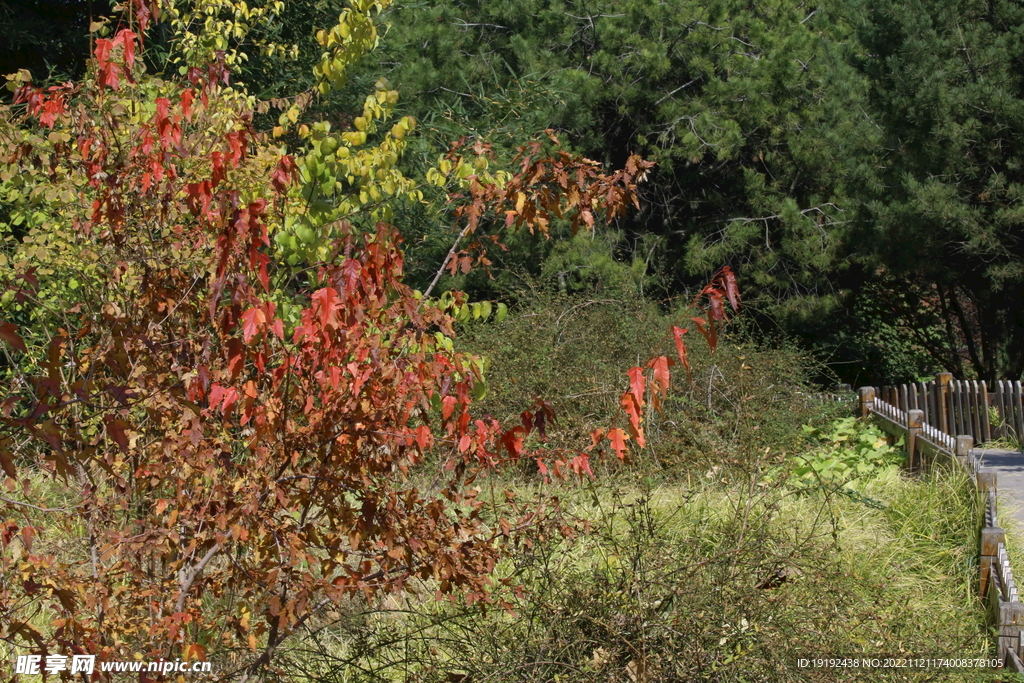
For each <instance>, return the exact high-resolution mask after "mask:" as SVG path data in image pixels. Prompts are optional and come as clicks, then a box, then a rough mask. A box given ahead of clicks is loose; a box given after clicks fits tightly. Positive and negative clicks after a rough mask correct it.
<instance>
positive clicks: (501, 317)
mask: <svg viewBox="0 0 1024 683" xmlns="http://www.w3.org/2000/svg"><path fill="white" fill-rule="evenodd" d="M507 315H508V306H506V305H505V304H498V315H497V316H496V320H497V321H498V322H499V323H501V322H505V316H507Z"/></svg>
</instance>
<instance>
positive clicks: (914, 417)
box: [907, 410, 924, 471]
mask: <svg viewBox="0 0 1024 683" xmlns="http://www.w3.org/2000/svg"><path fill="white" fill-rule="evenodd" d="M923 424H924V411H923V410H908V411H907V453H908V454H909V455H910V463H909V468H910V470H911V471H913V469H914V466H915V465H917V466H920V463H918V462H917V437H918V435H919V434H920V433H921V425H923Z"/></svg>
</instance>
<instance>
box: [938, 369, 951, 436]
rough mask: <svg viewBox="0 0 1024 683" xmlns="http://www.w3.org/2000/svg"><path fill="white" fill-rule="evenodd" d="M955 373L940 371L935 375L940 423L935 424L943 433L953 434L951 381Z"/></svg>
mask: <svg viewBox="0 0 1024 683" xmlns="http://www.w3.org/2000/svg"><path fill="white" fill-rule="evenodd" d="M952 379H953V375H952V374H950V373H948V372H940V373H939V374H937V375H935V389H936V391H935V403H936V412H938V418H939V419H938V424H936V425H933V426H935V427H938V428H939V431H940V432H942V433H943V434H949V435H950V436H953V430H952V429H950V424H949V382H950V380H952Z"/></svg>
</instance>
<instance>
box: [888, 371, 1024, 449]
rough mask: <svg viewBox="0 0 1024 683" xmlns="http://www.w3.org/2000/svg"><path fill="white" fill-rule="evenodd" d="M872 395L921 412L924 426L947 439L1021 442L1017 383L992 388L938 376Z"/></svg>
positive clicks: (1023, 397)
mask: <svg viewBox="0 0 1024 683" xmlns="http://www.w3.org/2000/svg"><path fill="white" fill-rule="evenodd" d="M874 390H875V396H876V397H877V398H878V399H880V400H881V401H884V402H885V403H888V404H889V405H892V406H895V407H896V408H898V409H899V410H901V411H903V412H907V411H910V410H920V411H922V412H923V413H924V421H925V423H927V424H929V425H931V426H932V427H933V428H935V429H937V430H939V431H940V432H942V433H944V434H947V435H949V436H953V437H955V436H960V435H962V434H966V435H969V436H971V437H973V438H974V442H975V443H976V444H981V443H985V442H987V441H992V440H994V439H1001V438H1012V439H1015V440H1016V441H1018V442H1021V441H1024V438H1022V435H1024V391H1022V387H1021V383H1020V382H1019V381H1009V380H1006V381H1002V380H1001V381H998V382H993V383H992V385H991V386H989V384H988V383H987V382H984V381H981V382H979V381H977V380H955V379H953V376H952V375H950V374H949V373H941V374H939V375H937V376H936V377H935V379H934V380H931V381H929V382H915V383H912V384H900V385H898V386H892V387H874Z"/></svg>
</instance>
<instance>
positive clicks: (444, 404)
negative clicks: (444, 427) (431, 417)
mask: <svg viewBox="0 0 1024 683" xmlns="http://www.w3.org/2000/svg"><path fill="white" fill-rule="evenodd" d="M456 403H458V399H456V398H455V397H454V396H445V397H444V398H443V399H441V419H442V420H447V419H448V418H449V417H451V416H452V411H453V410H455V404H456Z"/></svg>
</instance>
